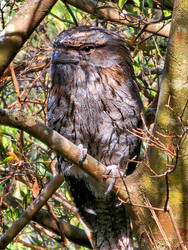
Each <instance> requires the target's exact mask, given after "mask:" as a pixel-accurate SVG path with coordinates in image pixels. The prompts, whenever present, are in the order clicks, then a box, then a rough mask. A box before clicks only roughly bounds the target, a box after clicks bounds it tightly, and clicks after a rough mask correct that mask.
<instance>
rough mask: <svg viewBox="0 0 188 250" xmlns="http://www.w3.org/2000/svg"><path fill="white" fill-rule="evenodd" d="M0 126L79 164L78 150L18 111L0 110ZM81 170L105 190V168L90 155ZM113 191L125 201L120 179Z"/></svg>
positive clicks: (108, 181) (124, 192)
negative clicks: (39, 142) (15, 130)
mask: <svg viewBox="0 0 188 250" xmlns="http://www.w3.org/2000/svg"><path fill="white" fill-rule="evenodd" d="M0 124H3V125H8V126H11V127H15V128H18V129H21V130H24V131H25V132H27V133H29V134H30V135H32V136H34V137H35V138H37V139H38V140H40V141H41V142H43V143H44V144H46V145H47V146H48V147H50V148H51V149H52V150H54V151H55V152H57V153H58V154H60V155H63V156H64V157H65V158H67V159H68V160H69V161H71V162H72V163H74V164H77V165H79V164H80V156H81V154H80V149H79V148H78V147H77V146H76V145H75V144H73V143H71V142H70V141H68V140H67V139H66V138H65V137H63V136H61V135H60V134H59V133H57V132H56V131H54V130H52V129H50V128H48V127H47V126H45V125H44V124H42V123H41V122H39V121H37V120H36V119H34V118H33V117H31V116H30V115H27V114H25V113H24V112H22V111H20V110H3V109H0ZM81 168H82V169H83V170H84V171H85V172H87V173H88V174H89V175H91V176H93V177H94V178H95V179H96V180H97V181H99V182H100V183H101V184H102V185H103V186H106V188H107V187H108V186H109V184H110V179H106V180H104V173H105V171H106V168H105V166H104V165H103V164H101V163H100V162H98V161H97V160H95V159H94V158H93V157H91V156H90V155H87V157H86V159H85V160H84V162H83V164H82V166H81ZM129 180H130V178H129V177H127V178H126V182H127V181H128V182H129ZM114 191H115V192H118V195H119V196H120V197H121V198H122V199H123V200H126V199H127V192H126V191H125V187H124V183H123V182H122V181H121V179H120V180H118V185H114Z"/></svg>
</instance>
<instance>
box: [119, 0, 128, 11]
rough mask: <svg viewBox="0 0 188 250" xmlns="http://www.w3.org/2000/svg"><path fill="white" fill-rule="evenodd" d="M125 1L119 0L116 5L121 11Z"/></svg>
mask: <svg viewBox="0 0 188 250" xmlns="http://www.w3.org/2000/svg"><path fill="white" fill-rule="evenodd" d="M126 2H127V0H119V2H118V5H119V7H120V9H123V6H124V5H125V4H126Z"/></svg>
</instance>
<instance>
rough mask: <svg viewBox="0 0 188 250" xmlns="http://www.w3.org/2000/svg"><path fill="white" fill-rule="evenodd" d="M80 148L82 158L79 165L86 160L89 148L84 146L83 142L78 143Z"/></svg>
mask: <svg viewBox="0 0 188 250" xmlns="http://www.w3.org/2000/svg"><path fill="white" fill-rule="evenodd" d="M78 147H79V149H80V160H79V165H80V166H82V165H83V162H84V161H85V159H86V157H87V148H84V147H83V145H82V144H79V145H78Z"/></svg>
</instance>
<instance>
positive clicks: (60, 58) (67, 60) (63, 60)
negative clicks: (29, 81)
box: [52, 54, 79, 64]
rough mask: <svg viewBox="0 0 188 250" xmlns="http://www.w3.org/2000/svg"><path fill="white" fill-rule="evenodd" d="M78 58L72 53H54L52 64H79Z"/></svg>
mask: <svg viewBox="0 0 188 250" xmlns="http://www.w3.org/2000/svg"><path fill="white" fill-rule="evenodd" d="M78 63H79V60H78V58H74V57H73V56H71V55H70V54H63V55H62V54H60V55H58V54H54V55H53V56H52V64H78Z"/></svg>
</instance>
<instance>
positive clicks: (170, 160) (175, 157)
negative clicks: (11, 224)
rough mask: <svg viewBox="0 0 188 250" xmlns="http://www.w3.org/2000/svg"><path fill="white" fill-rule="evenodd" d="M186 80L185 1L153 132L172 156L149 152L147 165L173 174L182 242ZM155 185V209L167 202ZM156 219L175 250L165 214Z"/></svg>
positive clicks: (186, 201) (187, 186)
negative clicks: (148, 163)
mask: <svg viewBox="0 0 188 250" xmlns="http://www.w3.org/2000/svg"><path fill="white" fill-rule="evenodd" d="M187 76H188V1H187V0H176V1H175V4H174V13H173V21H172V28H171V33H170V38H169V43H168V50H167V56H166V64H165V69H164V75H163V80H162V84H161V90H160V97H159V106H158V112H157V117H156V121H155V129H154V132H155V135H156V136H157V137H158V138H159V139H160V140H161V141H162V142H163V143H164V144H165V145H167V146H168V148H169V150H170V151H171V154H172V155H171V156H170V155H167V154H164V152H163V151H161V150H157V149H156V148H152V149H151V152H150V164H151V166H152V167H153V168H154V169H155V171H156V172H157V173H158V174H162V173H164V172H165V171H166V169H169V171H172V173H170V174H169V185H170V190H169V195H170V197H169V206H170V207H171V209H172V212H173V215H174V217H175V218H176V223H177V226H178V228H179V230H180V233H181V235H182V238H183V239H184V242H186V239H187V238H188V210H187V207H188V196H187V192H188V168H187V166H188V157H187V149H188V138H187V131H186V129H187V120H188V105H187V104H188V103H187V102H188V78H187ZM159 133H160V134H161V135H159ZM156 181H158V180H156ZM158 182H159V181H158ZM158 185H159V189H158V191H157V193H156V194H153V195H152V197H153V199H155V200H156V202H155V205H156V206H160V205H162V204H164V200H165V199H166V198H165V197H166V184H165V178H162V179H161V181H160V182H159V184H158ZM154 197H155V198H154ZM158 219H159V221H160V223H161V224H162V226H163V228H164V231H165V232H166V235H167V237H168V240H169V242H170V243H171V244H172V246H173V247H176V245H178V243H177V241H176V237H177V235H176V233H175V232H173V227H171V226H170V225H169V224H167V223H166V221H165V215H164V214H158ZM154 233H157V232H154Z"/></svg>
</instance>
